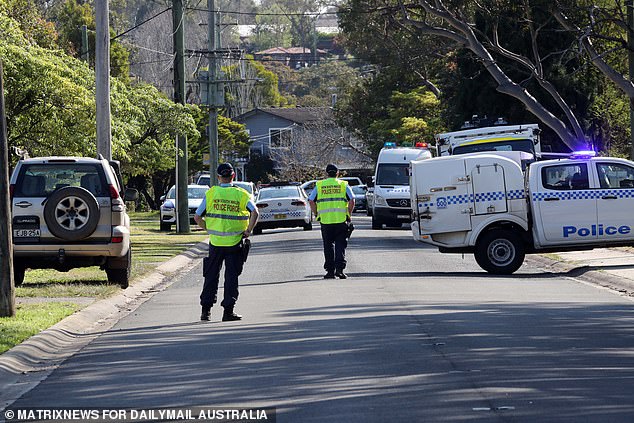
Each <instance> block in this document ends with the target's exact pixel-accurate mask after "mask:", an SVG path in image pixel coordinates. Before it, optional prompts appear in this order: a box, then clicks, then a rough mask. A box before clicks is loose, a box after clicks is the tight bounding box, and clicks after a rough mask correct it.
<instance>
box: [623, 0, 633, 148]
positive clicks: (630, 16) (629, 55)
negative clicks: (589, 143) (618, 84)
mask: <svg viewBox="0 0 634 423" xmlns="http://www.w3.org/2000/svg"><path fill="white" fill-rule="evenodd" d="M625 7H626V8H627V63H628V67H629V76H630V81H634V0H626V1H625ZM630 159H632V160H634V98H630Z"/></svg>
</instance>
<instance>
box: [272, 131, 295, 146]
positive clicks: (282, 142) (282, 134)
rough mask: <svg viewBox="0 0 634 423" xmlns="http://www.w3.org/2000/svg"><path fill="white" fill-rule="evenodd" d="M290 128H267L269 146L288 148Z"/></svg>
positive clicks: (289, 144)
mask: <svg viewBox="0 0 634 423" xmlns="http://www.w3.org/2000/svg"><path fill="white" fill-rule="evenodd" d="M291 134H292V133H291V130H290V129H284V128H279V129H278V128H271V129H269V140H270V146H271V148H290V146H291Z"/></svg>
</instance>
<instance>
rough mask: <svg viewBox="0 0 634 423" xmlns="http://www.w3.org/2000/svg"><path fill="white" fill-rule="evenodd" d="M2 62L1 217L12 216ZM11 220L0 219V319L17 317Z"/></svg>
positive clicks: (0, 76)
mask: <svg viewBox="0 0 634 423" xmlns="http://www.w3.org/2000/svg"><path fill="white" fill-rule="evenodd" d="M3 79H4V78H3V72H2V60H0V163H1V165H0V166H2V173H1V174H0V180H1V181H2V183H0V216H11V203H10V200H9V141H8V140H7V121H6V117H5V111H4V82H3ZM12 235H13V234H12V230H11V219H10V218H9V219H7V218H4V219H0V317H12V316H15V287H14V285H13V242H12V239H11V238H12Z"/></svg>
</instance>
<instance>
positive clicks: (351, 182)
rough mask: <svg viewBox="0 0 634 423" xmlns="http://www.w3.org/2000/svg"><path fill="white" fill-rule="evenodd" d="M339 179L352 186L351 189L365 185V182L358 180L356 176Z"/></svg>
mask: <svg viewBox="0 0 634 423" xmlns="http://www.w3.org/2000/svg"><path fill="white" fill-rule="evenodd" d="M339 179H343V180H344V181H346V182H348V185H350V186H351V187H356V186H357V185H364V184H363V181H361V179H360V178H357V177H356V176H341V177H340V178H339Z"/></svg>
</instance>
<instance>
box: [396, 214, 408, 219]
mask: <svg viewBox="0 0 634 423" xmlns="http://www.w3.org/2000/svg"><path fill="white" fill-rule="evenodd" d="M396 218H397V219H409V218H410V215H409V214H399V215H398V216H396Z"/></svg>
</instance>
